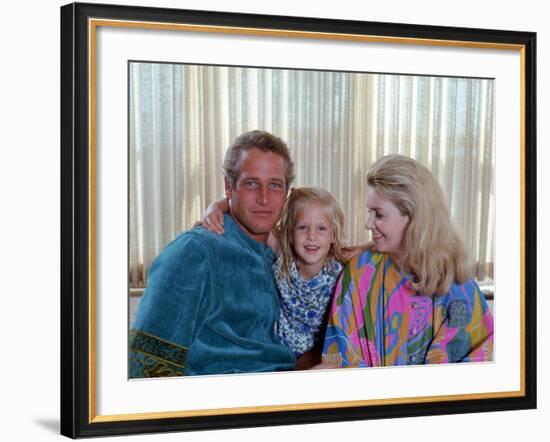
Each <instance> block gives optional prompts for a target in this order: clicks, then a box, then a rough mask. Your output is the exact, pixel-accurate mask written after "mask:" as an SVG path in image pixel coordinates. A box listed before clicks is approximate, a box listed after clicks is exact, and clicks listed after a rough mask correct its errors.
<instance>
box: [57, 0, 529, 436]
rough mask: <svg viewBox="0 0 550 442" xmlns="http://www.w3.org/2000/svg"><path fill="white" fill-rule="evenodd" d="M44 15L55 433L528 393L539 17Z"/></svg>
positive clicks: (97, 7)
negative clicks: (57, 361) (520, 24)
mask: <svg viewBox="0 0 550 442" xmlns="http://www.w3.org/2000/svg"><path fill="white" fill-rule="evenodd" d="M60 20H61V21H60V24H61V37H62V38H61V48H60V56H61V71H60V74H61V83H60V84H61V140H60V141H61V215H62V223H61V343H60V349H61V378H60V379H61V385H60V387H61V388H60V390H61V394H60V403H61V424H60V430H61V434H63V435H65V436H68V437H72V438H78V437H90V436H106V435H118V434H141V433H151V432H166V431H195V430H201V429H209V430H219V429H237V428H244V427H258V426H266V425H269V426H273V425H276V426H278V425H285V426H286V425H296V424H300V425H306V424H313V423H321V422H344V421H357V420H374V419H381V418H384V419H387V418H405V417H411V416H415V417H426V416H431V415H445V414H457V413H480V412H488V411H504V410H525V409H532V408H535V407H536V299H537V298H536V295H537V286H536V279H535V278H533V275H534V274H535V271H536V263H537V256H536V250H535V249H534V248H533V247H531V246H530V245H531V244H535V243H536V219H535V217H534V215H535V213H536V180H535V177H536V174H535V172H536V167H537V163H536V136H535V133H536V120H535V119H534V118H533V117H534V115H535V111H536V95H535V91H536V81H535V80H536V75H535V65H536V64H535V63H536V34H535V33H534V32H523V31H511V30H491V29H486V28H481V27H480V28H463V27H461V28H459V27H453V26H425V25H424V26H419V25H412V24H403V23H402V24H399V23H391V22H374V21H359V20H350V19H348V20H338V19H331V18H324V19H323V18H313V17H290V16H277V15H259V14H248V13H231V12H220V11H215V10H212V11H196V10H191V9H188V10H185V9H170V8H165V7H156V8H155V7H140V6H121V5H105V4H80V3H75V4H69V5H65V6H62V7H61V10H60ZM510 324H515V326H513V327H510ZM411 380H414V382H412V381H411ZM205 392H215V394H205Z"/></svg>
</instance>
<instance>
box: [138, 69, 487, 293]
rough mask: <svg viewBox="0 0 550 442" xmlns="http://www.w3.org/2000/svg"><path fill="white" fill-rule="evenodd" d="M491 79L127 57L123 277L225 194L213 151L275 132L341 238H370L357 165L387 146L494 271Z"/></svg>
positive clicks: (142, 278) (218, 155) (142, 275)
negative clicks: (342, 229)
mask: <svg viewBox="0 0 550 442" xmlns="http://www.w3.org/2000/svg"><path fill="white" fill-rule="evenodd" d="M493 88H494V81H493V80H490V79H464V78H443V77H429V76H410V75H385V74H364V73H348V72H319V71H303V70H286V69H256V68H239V67H221V66H197V65H182V64H154V63H131V64H130V88H129V104H130V111H129V120H130V123H129V124H130V128H129V140H130V146H129V154H130V159H129V168H130V186H129V187H130V195H129V197H130V239H129V242H130V245H129V248H130V287H143V286H144V284H145V283H146V273H147V268H148V266H149V265H150V263H151V261H152V260H153V259H154V257H155V256H156V255H157V254H158V253H159V252H160V251H161V250H162V248H163V247H164V246H165V245H166V244H168V243H169V242H170V241H171V240H172V239H174V238H175V237H176V236H177V234H178V233H180V232H181V231H184V230H186V229H188V228H190V227H191V226H192V225H193V223H194V222H196V221H198V220H199V219H200V217H201V213H202V212H203V211H204V209H205V208H206V206H207V205H208V204H209V203H211V202H213V201H214V200H216V199H219V198H222V197H223V195H224V192H223V189H224V186H223V175H222V162H223V157H224V153H225V150H226V149H227V147H228V146H229V145H230V144H231V143H232V141H233V140H234V139H235V137H237V136H238V135H239V134H241V133H243V132H245V131H248V130H252V129H263V130H267V131H269V132H272V133H274V134H276V135H277V136H279V137H281V138H282V139H284V140H285V141H286V142H287V143H288V145H289V148H290V150H291V153H292V156H293V159H294V161H295V164H296V181H295V184H294V185H295V186H319V187H322V188H325V189H327V190H329V191H330V192H332V193H333V194H334V195H335V196H336V198H337V199H338V201H339V202H340V204H341V205H342V208H343V210H344V213H345V214H346V221H347V223H346V229H347V238H348V243H350V244H363V243H365V242H366V241H367V239H368V234H367V231H366V229H365V223H366V209H365V207H366V186H365V176H366V171H367V169H368V167H369V165H370V164H372V162H374V161H375V160H376V159H377V158H380V157H381V156H383V155H384V154H387V153H390V152H398V153H402V154H404V155H408V156H411V157H413V158H416V159H418V160H419V161H421V162H422V163H424V164H425V165H426V166H428V167H429V168H430V169H431V170H432V171H433V173H434V174H435V176H436V177H437V178H438V179H439V182H440V183H441V185H442V187H443V190H444V192H445V193H446V196H447V199H448V203H449V207H450V209H451V214H452V217H453V220H454V223H455V225H456V227H457V228H458V230H459V232H460V233H461V234H462V236H463V238H464V239H465V241H466V244H467V247H468V249H469V252H470V254H471V256H472V258H473V259H474V261H475V262H476V263H477V273H478V274H477V277H478V279H480V280H482V279H485V278H486V277H489V278H492V273H493V261H494V225H495V219H494V146H493V137H494V128H493V122H494V103H493V99H494V98H493V97H494V93H493Z"/></svg>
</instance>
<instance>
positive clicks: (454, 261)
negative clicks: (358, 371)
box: [322, 155, 493, 367]
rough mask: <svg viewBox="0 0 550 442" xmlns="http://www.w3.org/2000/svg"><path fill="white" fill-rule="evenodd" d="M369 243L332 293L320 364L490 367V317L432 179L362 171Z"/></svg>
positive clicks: (390, 170) (389, 168)
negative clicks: (486, 364) (470, 364)
mask: <svg viewBox="0 0 550 442" xmlns="http://www.w3.org/2000/svg"><path fill="white" fill-rule="evenodd" d="M367 185H368V190H367V209H368V222H367V228H368V229H369V230H370V231H371V235H372V242H371V243H370V244H369V245H367V247H366V248H365V250H364V251H363V252H362V253H360V254H359V255H357V256H355V257H354V258H353V259H352V260H351V261H350V262H349V263H348V264H347V265H346V267H345V269H344V271H343V273H342V275H341V277H340V279H339V281H338V284H337V286H336V290H335V294H334V299H333V302H332V306H331V312H330V315H329V321H328V326H327V332H326V336H325V342H324V345H323V355H322V361H323V364H325V365H327V366H338V367H348V366H356V367H357V366H359V367H361V366H363V367H371V366H391V365H407V364H433V363H448V362H477V361H487V360H491V359H492V350H493V317H492V314H491V312H490V310H489V308H488V307H487V303H486V301H485V299H484V297H483V294H482V292H481V290H480V289H479V287H478V285H477V283H476V282H475V281H474V280H473V279H472V274H471V272H470V266H469V264H468V259H467V254H466V252H465V250H464V247H463V245H462V241H461V239H460V238H459V236H458V234H457V233H456V231H455V229H454V227H453V225H452V223H451V220H450V216H449V211H448V209H447V206H446V203H445V199H444V196H443V192H442V191H441V188H440V186H439V184H438V183H437V181H436V179H435V178H434V176H433V175H432V173H431V172H430V171H429V170H428V169H427V168H426V167H424V166H423V165H421V164H420V163H419V162H417V161H415V160H413V159H411V158H407V157H405V156H402V155H388V156H385V157H383V158H381V159H380V160H378V161H377V162H376V163H374V164H373V165H372V166H371V168H370V169H369V171H368V173H367Z"/></svg>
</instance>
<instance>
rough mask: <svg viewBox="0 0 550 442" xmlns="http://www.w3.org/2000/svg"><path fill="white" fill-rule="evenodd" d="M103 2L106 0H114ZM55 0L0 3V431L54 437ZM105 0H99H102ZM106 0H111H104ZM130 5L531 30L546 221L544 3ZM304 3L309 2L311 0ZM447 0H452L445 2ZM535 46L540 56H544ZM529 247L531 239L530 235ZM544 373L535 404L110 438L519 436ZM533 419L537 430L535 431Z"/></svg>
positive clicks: (538, 418)
mask: <svg viewBox="0 0 550 442" xmlns="http://www.w3.org/2000/svg"><path fill="white" fill-rule="evenodd" d="M113 1H114V0H113ZM63 3H64V2H61V1H57V0H43V1H25V2H9V3H6V4H4V6H3V8H2V17H3V20H2V26H1V27H0V33H1V38H0V49H1V54H2V55H1V56H2V68H1V69H0V109H1V112H2V118H1V120H0V121H2V123H1V126H0V127H1V130H0V140H1V142H0V145H1V148H0V156H1V158H0V184H1V186H0V189H1V193H0V195H1V200H0V202H1V207H2V215H3V216H2V229H0V247H1V250H2V253H1V255H0V256H1V260H2V261H1V266H0V269H1V275H2V277H3V280H4V282H7V285H6V284H4V286H3V290H2V301H3V302H2V307H3V309H2V314H1V315H0V331H1V333H2V338H1V342H2V358H1V360H2V364H0V366H1V367H2V368H1V369H2V371H1V373H2V375H1V376H0V379H1V381H0V382H1V389H0V391H1V392H2V394H1V395H0V397H1V399H0V400H1V402H2V405H3V406H2V410H3V413H4V419H3V424H2V426H1V427H0V434H1V438H2V440H9V441H18V440H36V441H48V440H59V438H60V436H58V431H59V430H58V425H59V418H58V410H59V398H58V396H59V379H58V378H59V375H58V373H59V344H58V341H59V199H58V194H59V178H58V177H59V118H58V115H59V9H58V8H59V6H60V5H61V4H63ZM101 3H105V2H101ZM109 3H110V2H109ZM121 3H125V4H131V5H149V6H161V7H179V8H189V9H210V10H222V11H223V10H225V11H234V12H256V13H266V14H281V15H285V14H286V15H289V14H290V15H298V16H311V15H315V16H318V17H330V18H342V19H358V20H371V21H388V22H404V23H419V24H428V25H446V26H466V27H479V28H496V29H511V30H524V31H538V32H539V35H538V38H539V40H538V55H539V60H538V79H539V85H538V112H539V118H538V122H539V124H538V125H539V129H538V144H539V151H538V165H539V166H538V169H539V190H538V200H539V209H538V223H539V226H542V225H543V223H544V221H546V223H548V222H549V221H550V220H549V218H550V214H549V213H548V201H544V200H543V189H547V188H549V185H550V183H549V179H550V178H549V174H547V173H546V174H545V175H544V176H543V173H542V172H543V170H545V169H544V165H545V164H546V165H548V164H549V162H548V149H543V148H542V146H547V145H548V144H549V142H550V140H549V139H548V133H547V131H546V128H545V127H544V126H543V123H542V122H544V121H548V111H547V109H548V106H547V103H549V102H550V94H549V92H548V87H547V86H546V83H545V82H544V81H543V79H545V78H548V58H547V54H548V53H549V46H550V36H549V33H548V31H547V29H548V14H547V13H546V11H545V10H543V6H542V5H543V4H544V3H543V2H538V1H533V0H526V1H523V2H502V1H500V2H497V1H494V0H491V1H486V2H479V1H473V0H463V1H461V2H455V3H453V4H451V3H446V4H444V3H442V2H441V1H428V0H422V1H417V2H410V1H405V0H398V1H392V2H357V1H354V0H340V1H338V2H315V3H313V2H306V1H301V2H300V1H296V0H294V1H293V0H278V1H276V2H269V3H268V2H258V1H252V0H231V1H230V2H228V1H223V0H186V1H184V0H181V1H160V0H148V1H135V0H134V1H132V0H121ZM313 5H314V6H313ZM451 5H452V6H451ZM545 55H546V57H545ZM538 238H539V246H538V250H539V258H538V259H539V265H538V273H539V284H538V293H539V304H538V310H539V343H540V345H539V373H542V372H543V371H546V372H547V371H548V369H547V362H548V356H549V350H548V345H545V346H544V347H543V345H542V342H543V341H546V340H547V339H548V338H549V337H550V336H549V334H550V332H549V327H550V325H549V324H548V322H546V324H544V323H542V322H541V321H540V318H541V312H542V311H546V310H547V309H548V308H550V307H549V302H548V301H547V299H548V298H545V293H546V292H548V291H549V290H548V288H549V287H548V286H549V285H548V282H545V281H543V280H542V273H543V269H544V267H545V266H544V262H547V260H548V253H549V252H548V250H550V244H549V241H548V239H547V235H545V232H544V230H543V229H540V228H539V234H538ZM532 246H533V247H535V245H532ZM549 393H550V391H549V388H548V381H546V379H545V378H544V377H543V376H540V377H539V410H536V411H519V412H500V413H485V414H474V415H457V416H439V417H429V418H409V419H393V420H378V421H364V422H346V423H331V424H318V425H307V426H294V427H271V428H253V429H245V430H226V431H210V432H200V433H199V432H196V433H188V434H185V435H184V436H182V435H181V434H166V435H156V436H133V437H125V438H112V439H110V440H118V439H120V440H125V441H134V440H135V441H144V440H156V441H165V440H178V441H179V440H185V441H217V440H220V439H223V440H224V441H230V442H231V441H239V442H240V441H257V440H269V441H270V440H285V439H286V440H293V439H296V438H304V437H307V438H308V439H309V440H320V441H329V440H335V439H337V438H343V437H344V436H343V435H344V434H345V435H346V437H349V438H351V439H355V438H361V439H364V440H384V441H392V440H403V439H411V440H424V441H438V442H439V441H441V440H445V441H463V440H465V439H469V440H489V439H490V440H522V439H524V438H525V436H527V434H537V433H540V432H541V431H542V430H543V429H545V428H548V420H549V419H550V412H549V411H548V398H549ZM537 430H538V431H537Z"/></svg>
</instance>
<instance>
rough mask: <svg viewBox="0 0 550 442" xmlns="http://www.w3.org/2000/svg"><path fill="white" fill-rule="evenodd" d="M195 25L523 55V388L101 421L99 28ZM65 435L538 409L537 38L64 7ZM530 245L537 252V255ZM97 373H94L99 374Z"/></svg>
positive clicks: (241, 16)
mask: <svg viewBox="0 0 550 442" xmlns="http://www.w3.org/2000/svg"><path fill="white" fill-rule="evenodd" d="M91 18H95V19H98V18H99V19H105V20H120V21H136V22H148V23H186V24H191V25H208V26H217V27H226V26H229V27H237V28H244V29H246V28H250V29H252V28H253V29H260V30H271V29H277V30H283V31H299V32H312V33H320V34H323V33H331V34H346V35H358V36H367V35H368V36H377V37H392V38H399V39H414V40H416V41H421V40H430V41H446V42H453V44H456V45H460V44H461V43H468V44H472V43H478V44H480V45H484V44H497V45H514V46H516V47H517V48H518V50H519V51H521V54H522V60H523V62H522V67H521V69H522V87H523V94H522V100H523V103H522V107H523V109H522V129H523V130H522V137H523V139H522V143H521V144H522V149H523V155H522V158H523V160H524V161H523V164H522V166H521V167H522V179H523V182H522V183H520V186H521V192H522V199H523V205H522V208H523V211H524V213H522V220H523V224H524V225H523V229H522V233H523V237H522V238H521V242H522V244H523V245H524V247H523V253H522V257H521V259H522V262H521V263H518V266H520V265H521V267H522V269H523V274H522V280H521V284H522V292H523V294H524V295H523V296H524V299H523V300H522V305H523V317H522V322H523V333H522V339H523V341H522V352H521V358H522V361H521V362H522V366H523V370H522V376H523V378H522V380H521V384H522V388H521V391H520V392H519V393H517V392H516V394H510V395H506V394H500V395H496V394H495V395H494V397H487V396H484V397H481V398H476V399H464V400H460V399H458V400H441V401H437V402H430V401H428V402H411V403H407V402H406V401H405V402H404V403H398V404H374V405H368V406H347V407H344V406H337V407H333V408H331V407H328V408H326V407H325V408H311V409H297V410H296V409H288V410H283V411H280V410H277V411H270V412H263V411H261V412H249V413H228V414H221V415H210V416H206V415H205V416H188V417H185V416H182V417H180V416H178V417H162V416H154V417H151V418H140V419H131V418H127V417H125V418H123V419H122V418H121V419H116V418H114V419H108V420H102V419H96V417H95V411H94V407H95V402H94V395H93V394H91V393H92V391H93V388H95V384H94V381H93V375H92V374H91V370H90V367H91V364H92V363H93V358H94V355H93V351H92V350H93V349H91V344H90V342H93V327H91V326H92V325H93V324H91V321H93V320H94V319H93V318H94V317H93V315H91V313H93V312H92V310H93V309H94V305H93V303H91V302H90V300H91V298H90V296H91V289H90V287H93V283H94V281H93V280H92V279H93V272H91V270H90V269H91V268H93V266H94V262H93V261H94V259H95V258H94V252H95V249H94V247H95V244H94V242H93V239H92V240H91V239H90V235H89V232H90V226H91V225H93V223H94V219H93V216H94V214H93V210H91V209H90V207H91V205H90V201H91V199H93V198H94V197H95V196H94V189H92V188H90V187H91V186H90V173H93V171H92V172H91V169H90V166H91V165H93V159H92V158H91V156H90V155H91V152H90V150H89V146H90V139H91V137H93V136H94V134H93V130H92V129H91V127H90V124H89V122H90V101H89V97H90V75H89V67H90V66H89V55H90V54H89V51H90V46H89V38H90V35H89V31H90V27H89V19H91ZM60 98H61V177H60V178H61V434H63V435H65V436H68V437H71V438H77V437H90V436H105V435H117V434H136V433H148V432H167V431H185V430H201V429H223V428H241V427H252V426H269V425H289V424H302V423H317V422H336V421H348V420H360V419H378V418H394V417H406V416H427V415H439V414H453V413H476V412H484V411H500V410H518V409H530V408H536V384H537V377H536V374H537V373H536V365H537V364H536V288H537V287H536V260H537V256H536V247H535V244H536V243H537V242H536V34H535V33H532V32H516V31H502V30H489V29H468V28H450V27H440V26H422V25H410V24H394V23H378V22H360V21H348V20H330V19H317V18H303V17H285V16H268V15H253V14H242V13H226V12H209V11H195V10H178V9H166V8H149V7H128V6H117V5H99V4H85V3H73V4H68V5H65V6H63V7H61V97H60ZM527 245H529V246H527ZM92 371H93V370H92Z"/></svg>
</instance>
